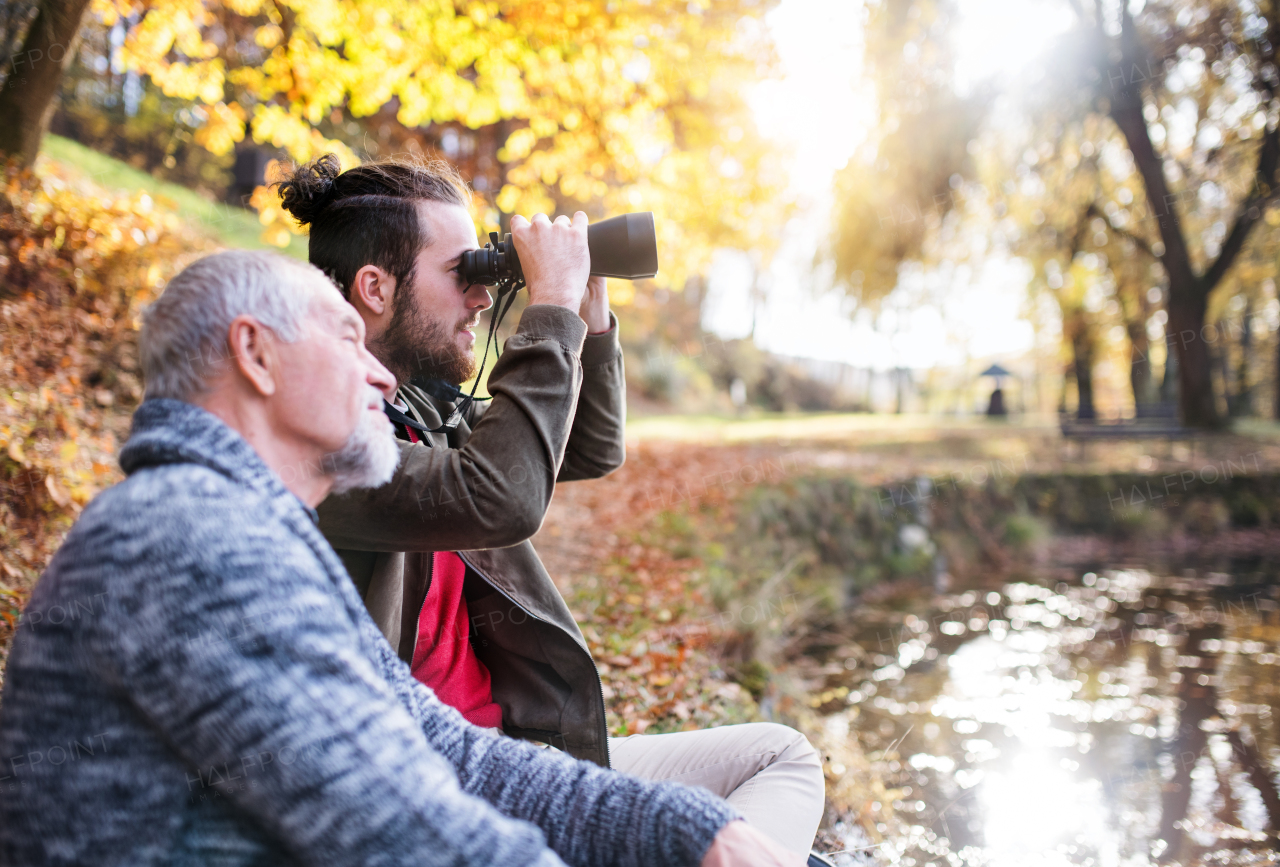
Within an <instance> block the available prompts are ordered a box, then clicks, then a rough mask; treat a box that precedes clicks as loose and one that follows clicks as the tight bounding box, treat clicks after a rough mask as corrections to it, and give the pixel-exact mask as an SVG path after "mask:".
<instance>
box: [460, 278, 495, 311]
mask: <svg viewBox="0 0 1280 867" xmlns="http://www.w3.org/2000/svg"><path fill="white" fill-rule="evenodd" d="M463 297H464V301H465V303H466V305H467V309H468V310H488V309H489V308H490V307H492V306H493V296H492V295H490V294H489V287H488V286H485V285H484V284H482V283H472V284H471V285H470V286H468V287H467V291H466V294H465V295H464V296H463Z"/></svg>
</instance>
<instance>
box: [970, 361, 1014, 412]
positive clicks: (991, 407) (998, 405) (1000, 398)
mask: <svg viewBox="0 0 1280 867" xmlns="http://www.w3.org/2000/svg"><path fill="white" fill-rule="evenodd" d="M978 376H979V377H982V376H990V377H991V378H993V379H994V380H995V381H996V387H995V389H993V390H992V392H991V401H990V402H989V403H988V404H987V415H990V416H999V417H1001V418H1003V417H1005V416H1007V415H1008V414H1009V410H1008V409H1006V408H1005V405H1004V378H1005V377H1006V376H1013V374H1012V373H1010V372H1009V371H1007V370H1005V369H1004V368H1003V367H1001V366H1000V365H998V364H993V365H991V366H990V367H988V368H987V369H986V370H984V371H982V373H980V374H978Z"/></svg>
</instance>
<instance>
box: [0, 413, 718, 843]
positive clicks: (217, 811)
mask: <svg viewBox="0 0 1280 867" xmlns="http://www.w3.org/2000/svg"><path fill="white" fill-rule="evenodd" d="M120 463H121V466H123V467H124V469H125V471H126V472H127V473H129V478H128V479H126V480H125V481H124V482H122V483H121V484H119V485H117V486H115V487H114V488H112V489H111V490H108V491H106V492H104V493H103V494H101V495H100V496H99V497H97V498H96V499H95V500H94V501H93V502H92V503H91V504H90V505H89V507H88V508H86V509H85V511H84V514H83V515H81V517H80V520H79V521H78V522H77V523H76V525H75V527H74V528H73V529H72V530H71V532H70V534H69V535H68V536H67V539H66V542H65V543H64V544H63V546H62V548H61V550H59V552H58V553H57V555H56V556H55V557H54V558H53V561H52V563H51V564H50V566H49V569H48V571H47V572H46V573H45V574H44V576H43V577H42V578H41V580H40V582H39V583H38V584H37V586H36V588H35V591H34V592H33V594H32V597H31V600H30V603H29V604H28V606H27V609H26V612H25V614H24V616H23V618H22V622H21V624H20V626H19V629H18V635H17V638H16V640H15V642H14V646H13V652H12V654H11V655H10V658H9V668H8V675H7V678H6V681H5V686H4V694H3V703H2V704H0V865H34V864H41V865H44V864H86V865H87V864H92V865H129V867H142V865H151V864H184V865H185V864H206V865H219V867H222V865H228V867H229V865H250V864H252V865H280V864H307V865H311V864H315V865H327V864H351V865H398V864H405V865H409V864H412V865H415V867H422V865H445V864H449V865H460V864H477V865H503V867H506V865H526V864H536V865H540V867H543V865H556V864H560V863H561V859H563V861H565V862H567V863H569V864H580V865H593V867H594V865H607V864H618V865H646V867H651V865H666V864H670V865H696V864H698V862H699V861H700V860H701V859H702V857H703V855H704V854H705V853H706V850H707V848H708V847H709V846H710V844H711V841H712V839H713V838H714V836H715V835H716V833H718V831H719V830H720V828H722V827H723V826H724V825H725V824H726V823H727V822H729V821H731V820H732V819H734V818H736V814H735V813H734V812H733V810H732V808H730V807H729V806H728V805H726V804H725V803H724V802H723V801H721V800H719V799H718V798H715V797H713V796H712V795H710V794H709V793H707V792H705V791H701V790H697V789H691V788H685V787H682V786H678V785H674V784H654V783H647V782H643V781H640V780H637V779H635V778H632V777H628V776H626V775H624V774H620V773H617V772H614V771H607V770H603V769H601V768H599V767H597V766H595V765H592V764H589V763H587V762H580V761H575V760H573V759H571V758H568V757H567V756H565V755H563V754H558V753H555V752H553V751H550V750H543V749H538V748H535V747H533V746H531V745H529V744H526V743H522V742H519V741H515V740H512V739H509V738H506V737H500V736H496V735H494V734H491V733H489V732H486V731H484V730H481V729H477V728H475V727H473V726H471V725H469V724H467V723H466V722H465V721H464V720H463V719H462V717H461V716H460V715H459V714H458V713H457V712H456V711H454V710H453V709H452V708H449V707H447V706H445V705H444V704H442V703H441V702H440V701H439V700H438V699H437V698H436V697H435V695H434V694H433V693H432V692H431V691H430V690H429V689H427V688H426V687H424V686H422V685H421V684H419V683H417V682H416V681H415V680H413V678H412V677H411V676H410V674H409V669H408V667H407V666H405V664H404V663H403V662H401V661H400V660H399V659H398V658H397V657H396V654H395V652H394V651H393V650H392V649H391V647H390V645H388V644H387V643H386V640H385V639H384V638H383V637H382V634H381V633H380V632H379V631H378V629H377V627H376V626H375V625H374V623H373V621H372V620H370V618H369V615H368V614H367V613H366V611H365V608H364V606H363V605H362V604H361V602H360V599H359V597H358V596H357V595H356V592H355V588H354V587H353V586H352V584H351V582H350V579H349V578H348V577H347V575H346V573H345V572H344V571H343V568H342V565H341V563H340V562H339V560H338V559H337V557H336V556H335V555H334V553H333V551H332V549H331V548H330V547H329V545H328V544H327V543H326V542H325V540H324V538H323V537H322V536H321V535H320V533H319V532H318V531H317V529H316V526H315V523H314V512H312V511H311V510H310V509H308V508H306V506H304V505H303V504H302V503H301V502H300V501H299V500H298V499H297V498H296V497H294V496H293V494H291V493H289V491H288V490H286V489H285V487H284V486H283V484H282V483H281V482H280V480H279V478H278V477H277V476H276V475H275V474H274V473H272V472H271V471H270V470H269V469H268V468H267V466H266V465H265V464H264V463H263V462H262V460H261V459H260V458H259V457H258V455H257V453H256V452H254V451H253V449H252V448H251V447H250V446H249V445H248V443H246V442H245V441H244V440H243V439H242V438H241V437H240V436H239V435H238V434H237V433H235V432H234V431H232V430H231V429H230V428H228V427H227V426H226V425H224V424H223V423H222V422H221V421H219V420H218V419H217V418H215V417H214V416H213V415H211V414H209V413H207V412H205V411H204V410H201V409H199V408H197V407H195V406H192V405H190V404H185V403H181V402H178V401H172V400H152V401H147V402H146V403H144V404H143V405H142V407H141V408H139V410H138V412H137V414H136V415H135V416H134V428H133V435H132V437H131V438H130V440H129V442H128V444H127V445H126V446H125V448H124V450H123V451H122V453H121V455H120Z"/></svg>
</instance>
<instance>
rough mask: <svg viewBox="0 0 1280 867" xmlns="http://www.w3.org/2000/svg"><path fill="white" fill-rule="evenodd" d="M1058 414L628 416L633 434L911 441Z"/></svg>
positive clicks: (1018, 429) (1037, 428)
mask: <svg viewBox="0 0 1280 867" xmlns="http://www.w3.org/2000/svg"><path fill="white" fill-rule="evenodd" d="M1056 422H1057V419H1056V418H1055V417H1051V416H1035V415H1027V416H1022V417H1018V418H1016V419H1013V420H1010V421H1000V422H993V421H989V420H988V419H986V418H985V417H982V416H964V417H945V416H936V415H889V414H883V413H759V414H751V415H745V416H741V417H737V418H734V417H731V416H715V415H653V416H639V417H635V416H633V417H630V418H628V419H627V436H628V437H630V438H634V439H639V440H668V441H677V442H721V443H733V442H758V441H761V440H788V439H796V440H847V439H858V440H869V441H875V440H879V439H888V440H890V441H908V440H918V439H922V438H923V439H932V438H936V437H938V436H942V435H948V434H949V435H959V436H968V437H988V436H995V437H1007V436H1011V435H1018V434H1023V433H1036V434H1041V433H1045V432H1049V431H1054V430H1056Z"/></svg>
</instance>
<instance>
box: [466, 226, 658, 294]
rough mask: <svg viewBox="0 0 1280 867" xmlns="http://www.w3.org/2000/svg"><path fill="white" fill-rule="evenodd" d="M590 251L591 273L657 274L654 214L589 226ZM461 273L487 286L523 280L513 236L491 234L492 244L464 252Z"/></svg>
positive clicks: (621, 275)
mask: <svg viewBox="0 0 1280 867" xmlns="http://www.w3.org/2000/svg"><path fill="white" fill-rule="evenodd" d="M587 250H588V251H589V252H590V253H591V273H592V274H593V275H595V276H598V277H617V278H619V279H622V280H640V279H643V278H645V277H652V276H654V275H655V274H657V273H658V238H657V235H656V234H655V233H654V228H653V214H652V212H649V211H645V212H644V213H639V214H623V215H622V216H620V217H610V218H609V219H607V220H601V221H600V222H599V223H592V224H591V225H590V226H588V227H587ZM462 275H463V277H464V278H465V279H466V281H467V285H468V286H470V285H474V284H476V283H479V284H481V285H484V286H494V285H499V284H515V283H520V282H523V280H524V272H523V271H522V270H521V268H520V257H519V255H517V253H516V245H515V244H514V243H513V242H512V240H511V236H510V235H505V236H503V238H502V240H499V239H498V233H497V232H490V233H489V243H488V244H485V245H484V247H482V248H481V249H479V250H468V251H467V252H465V253H463V254H462Z"/></svg>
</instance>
